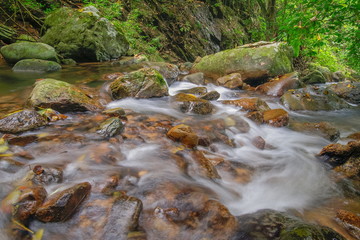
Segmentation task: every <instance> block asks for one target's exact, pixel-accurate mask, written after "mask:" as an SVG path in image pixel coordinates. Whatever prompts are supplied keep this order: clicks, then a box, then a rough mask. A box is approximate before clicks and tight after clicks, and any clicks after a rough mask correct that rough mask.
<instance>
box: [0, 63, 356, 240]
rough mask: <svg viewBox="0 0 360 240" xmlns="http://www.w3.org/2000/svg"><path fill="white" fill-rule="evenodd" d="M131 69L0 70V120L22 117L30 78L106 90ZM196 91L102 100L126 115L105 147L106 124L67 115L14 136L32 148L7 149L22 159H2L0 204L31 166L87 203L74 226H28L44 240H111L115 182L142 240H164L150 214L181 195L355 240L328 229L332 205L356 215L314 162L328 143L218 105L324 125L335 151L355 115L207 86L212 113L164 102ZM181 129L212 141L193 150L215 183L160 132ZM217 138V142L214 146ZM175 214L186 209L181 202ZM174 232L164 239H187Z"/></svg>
mask: <svg viewBox="0 0 360 240" xmlns="http://www.w3.org/2000/svg"><path fill="white" fill-rule="evenodd" d="M136 68H138V67H137V66H117V65H113V64H111V63H97V64H79V65H76V66H65V67H64V68H63V69H62V70H61V71H59V72H54V73H49V74H29V73H13V72H12V71H11V69H10V68H9V67H8V66H5V65H3V66H0V116H4V115H5V114H7V113H10V112H12V111H15V110H18V109H21V108H22V106H23V103H24V102H25V101H26V98H27V96H28V95H29V92H30V91H31V85H32V84H33V83H34V81H35V79H39V78H45V77H46V78H54V79H58V80H63V81H66V82H69V83H73V84H80V85H85V86H87V87H93V88H97V89H99V91H104V89H105V87H104V86H103V85H104V84H105V85H106V82H105V81H104V80H101V76H102V75H103V74H108V73H112V72H130V71H133V70H134V69H136ZM198 86H199V85H195V84H192V83H189V82H180V81H179V82H175V83H173V84H172V85H171V86H170V87H169V95H170V96H169V97H162V98H151V99H132V98H127V99H123V100H117V101H109V102H108V103H106V108H107V109H112V108H118V107H121V108H123V109H125V112H126V119H123V122H124V123H125V129H124V132H123V133H121V134H120V135H119V136H116V137H113V138H111V139H103V138H101V137H99V135H98V134H97V131H96V128H97V126H98V124H99V122H101V121H103V120H104V119H105V117H104V115H102V114H100V113H94V112H86V113H66V114H65V115H66V116H67V118H66V119H64V120H59V121H56V122H52V123H50V124H49V125H48V126H46V127H42V128H39V129H36V130H32V131H27V132H25V133H22V134H20V136H34V135H35V136H37V137H38V140H37V141H35V142H30V143H27V144H23V145H15V146H11V147H10V149H11V151H12V152H13V153H26V155H25V154H22V155H21V154H18V155H16V154H15V155H14V156H13V157H9V156H5V157H4V156H2V157H0V176H1V177H0V199H4V198H5V197H6V196H7V195H8V194H9V193H10V192H11V191H12V190H13V189H14V187H16V186H18V185H19V184H21V182H22V181H24V178H25V176H26V175H27V173H28V172H29V170H31V169H32V168H33V167H34V166H37V165H40V166H46V167H58V168H61V169H62V171H63V181H62V182H59V183H52V184H49V185H47V186H45V188H46V191H47V193H48V194H50V193H52V192H54V191H58V189H59V188H60V189H65V188H67V187H70V186H73V185H74V184H76V183H80V182H89V183H90V184H91V185H92V190H91V194H90V196H89V198H88V199H87V200H86V201H85V202H84V203H83V204H82V206H81V209H87V208H89V206H91V207H92V208H91V209H92V210H91V211H82V210H81V209H80V210H79V211H77V212H76V213H75V215H74V216H73V217H72V218H71V219H69V220H68V221H65V222H60V223H42V222H40V221H36V220H34V221H32V222H31V223H30V225H29V228H30V229H31V230H32V231H34V232H36V231H37V230H39V229H44V236H43V238H42V239H43V240H48V239H49V240H50V239H51V240H56V239H111V238H104V237H101V236H100V235H99V236H98V237H95V236H97V235H96V234H98V230H97V229H98V228H101V227H102V226H103V225H101V223H102V222H103V221H104V219H103V216H106V214H105V212H106V210H104V209H106V207H105V205H106V204H107V202H106V198H105V197H104V196H103V195H102V189H103V187H104V185H106V183H107V181H108V179H109V178H111V176H114V175H116V176H117V177H118V179H119V184H118V186H117V187H116V189H117V190H119V191H124V192H126V195H128V196H133V197H135V198H138V199H140V200H141V201H142V204H143V206H142V207H143V210H142V213H141V215H140V220H139V225H140V228H138V229H136V231H140V232H146V235H147V239H164V238H162V235H161V233H160V230H158V229H157V230H151V226H152V225H151V223H150V222H151V221H152V220H151V217H152V211H153V209H157V208H161V209H166V208H170V207H171V204H172V203H173V201H176V200H174V196H173V195H176V194H178V192H185V193H184V194H185V195H186V198H187V199H188V200H189V199H190V200H189V201H191V203H192V204H193V205H199V206H200V205H202V204H203V202H204V201H207V200H208V199H210V200H217V201H218V202H220V203H221V204H223V205H224V206H225V207H226V208H227V209H228V210H229V212H230V213H231V214H232V215H234V216H240V215H243V214H249V213H254V212H256V211H258V210H261V209H273V210H277V211H288V212H291V213H292V214H294V215H296V216H298V217H300V218H303V219H305V220H306V221H310V222H317V223H322V224H328V226H331V227H333V228H336V229H337V230H338V231H339V232H341V233H343V235H344V236H347V237H348V239H353V238H351V237H350V236H348V235H347V233H346V230H345V229H343V228H342V227H341V226H339V225H336V224H335V223H331V220H329V219H331V218H332V217H333V214H334V213H332V212H331V211H332V210H333V209H336V208H337V207H338V206H339V205H340V206H342V205H347V206H348V207H349V208H352V207H353V208H358V207H359V204H358V203H356V202H355V203H349V201H348V199H345V198H344V196H343V194H342V192H341V189H340V188H339V187H338V185H337V184H336V179H337V178H336V176H334V174H333V173H332V172H331V171H330V170H329V168H328V167H327V166H326V165H325V164H324V163H322V162H321V161H320V160H319V159H317V158H316V155H317V154H318V153H319V152H320V151H321V149H322V148H323V147H324V146H326V145H328V144H330V143H331V142H330V141H328V140H327V139H325V138H323V137H321V136H318V135H316V134H311V133H301V132H296V131H294V130H291V129H290V128H288V127H281V128H276V127H272V126H269V125H266V124H262V125H259V124H256V123H255V122H253V121H251V120H250V119H248V118H247V117H246V112H243V111H239V108H237V107H235V106H232V105H224V104H222V103H221V102H220V100H232V99H238V98H241V97H260V98H262V99H263V100H265V101H266V102H267V104H268V105H269V106H270V108H272V109H274V108H283V109H285V110H286V111H287V112H288V113H289V116H290V119H291V120H294V121H295V120H296V121H298V122H320V121H327V122H329V123H331V124H333V125H334V126H335V127H336V128H337V129H338V130H339V131H340V140H339V143H342V144H346V143H347V141H348V140H346V139H345V137H346V136H348V135H349V134H351V133H354V132H359V131H360V121H359V119H360V112H359V111H357V110H348V109H347V110H338V111H332V112H324V111H320V112H311V111H301V112H295V111H290V110H288V109H286V108H285V107H284V106H283V105H281V103H280V102H279V99H278V98H277V97H270V96H264V95H259V94H257V93H255V92H248V91H244V90H230V89H227V88H223V87H219V86H215V85H212V84H208V85H206V86H203V87H206V88H207V90H208V92H209V91H212V90H215V91H217V92H218V93H220V98H219V99H218V100H217V101H212V103H213V104H214V106H215V112H214V113H213V114H211V115H204V116H202V115H195V114H185V113H183V112H181V111H180V110H179V109H177V108H176V107H174V104H173V103H172V101H170V98H171V96H173V95H175V94H177V93H179V92H181V91H182V90H186V89H190V88H194V87H198ZM180 123H182V124H186V125H188V126H190V127H191V128H192V129H193V130H194V131H195V132H201V133H202V134H203V135H211V136H212V133H213V135H216V137H213V138H212V140H211V144H208V146H198V147H197V150H196V152H197V153H198V152H201V153H202V154H203V155H204V156H205V157H206V158H208V159H210V162H211V163H212V164H213V165H215V166H216V169H217V175H218V176H214V174H213V175H212V173H211V172H209V171H208V170H206V169H204V168H203V167H202V166H201V164H199V163H198V161H197V157H196V156H198V155H196V154H195V155H194V154H193V152H192V151H190V150H189V149H186V148H184V147H183V146H181V144H180V143H176V142H174V141H172V140H170V139H169V138H167V137H166V132H167V130H168V129H169V128H170V127H171V126H175V125H177V124H180ZM218 132H219V134H220V135H221V137H218V136H219V134H218ZM217 134H218V135H217ZM0 136H1V134H0ZM259 137H261V138H262V139H263V140H264V141H265V146H264V147H263V149H261V148H259V147H257V146H256V144H254V139H258V138H259ZM228 140H231V144H229V142H228ZM24 156H25V157H24ZM26 156H30V157H26ZM215 175H216V174H215ZM175 191H176V193H173V192H175ZM204 199H205V200H204ZM177 201H181V199H180V200H177ZM351 204H352V205H351ZM175 205H176V206H177V207H178V208H179V209H181V207H183V208H184V209H186V206H182V205H181V203H175ZM350 205H351V206H350ZM321 212H323V215H322V216H320V215H321V214H320V213H321ZM314 216H315V217H314ZM120 221H121V220H120ZM8 226H9V216H8V215H6V214H4V213H2V214H0V229H1V230H0V239H1V240H7V239H12V238H11V236H10V235H9V234H8V231H7V228H8ZM139 229H140V230H139ZM174 229H175V228H174ZM174 229H172V230H171V231H177V230H178V231H183V230H184V229H181V228H180V230H179V229H177V228H176V229H175V230H174ZM134 231H135V230H134ZM164 231H165V230H164ZM166 231H170V230H166ZM203 231H206V230H204V229H201V228H200V227H199V228H194V229H192V230H191V231H189V235H186V234H185V235H181V236H182V239H201V238H200V237H201V236H202V235H201V234H202V233H201V232H203ZM190 234H191V235H190ZM133 239H136V238H133ZM138 239H143V238H138ZM354 239H355V238H354Z"/></svg>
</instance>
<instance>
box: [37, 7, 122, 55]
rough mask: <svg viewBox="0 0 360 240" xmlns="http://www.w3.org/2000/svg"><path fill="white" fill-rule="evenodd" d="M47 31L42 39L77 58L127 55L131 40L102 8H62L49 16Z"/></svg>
mask: <svg viewBox="0 0 360 240" xmlns="http://www.w3.org/2000/svg"><path fill="white" fill-rule="evenodd" d="M45 29H46V32H45V34H44V36H43V37H42V38H41V40H42V41H43V42H45V43H48V44H50V45H52V46H54V47H55V49H56V50H57V51H58V53H60V54H61V55H63V56H64V58H72V59H74V60H76V61H80V62H81V61H108V60H111V59H117V58H119V57H121V56H122V55H124V54H125V53H126V52H127V50H128V48H129V45H128V42H127V40H126V39H125V37H124V36H123V33H122V32H121V31H120V30H119V29H116V28H115V27H114V26H113V25H112V23H111V22H109V20H107V19H105V18H101V17H100V16H99V15H98V10H97V9H96V8H94V7H87V8H84V9H80V10H75V9H71V8H65V7H63V8H60V9H58V10H56V11H54V12H53V13H51V14H50V15H49V16H48V17H47V18H46V19H45Z"/></svg>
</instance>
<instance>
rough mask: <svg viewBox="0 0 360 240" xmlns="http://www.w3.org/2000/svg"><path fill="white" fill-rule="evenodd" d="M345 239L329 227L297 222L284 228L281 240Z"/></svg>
mask: <svg viewBox="0 0 360 240" xmlns="http://www.w3.org/2000/svg"><path fill="white" fill-rule="evenodd" d="M328 239H331V240H345V238H344V237H343V236H341V235H340V234H338V233H337V232H335V231H334V230H332V229H330V228H328V227H322V226H318V225H313V224H307V223H296V224H294V225H291V226H289V227H288V228H287V229H285V230H283V231H282V232H281V234H280V239H279V240H328Z"/></svg>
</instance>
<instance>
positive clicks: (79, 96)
mask: <svg viewBox="0 0 360 240" xmlns="http://www.w3.org/2000/svg"><path fill="white" fill-rule="evenodd" d="M28 103H29V105H31V106H33V107H36V108H52V109H54V110H56V111H59V112H61V113H64V112H75V111H80V112H83V111H94V110H97V109H98V108H99V106H98V103H97V102H96V101H95V100H94V99H92V98H91V97H89V96H88V95H87V94H86V93H85V92H84V91H83V90H82V89H80V88H78V87H76V86H74V85H72V84H70V83H67V82H63V81H59V80H55V79H51V78H47V79H42V80H40V81H37V82H36V83H35V87H34V89H33V90H32V92H31V95H30V97H29V99H28Z"/></svg>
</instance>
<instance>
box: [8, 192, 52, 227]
mask: <svg viewBox="0 0 360 240" xmlns="http://www.w3.org/2000/svg"><path fill="white" fill-rule="evenodd" d="M46 195H47V193H46V190H45V188H44V187H42V186H34V187H27V188H23V189H22V190H21V195H20V197H19V199H18V201H17V202H16V203H15V204H14V207H13V216H14V218H15V219H16V220H18V221H20V222H22V223H24V222H26V221H27V220H28V219H29V217H31V216H32V215H34V214H35V212H36V210H37V209H38V208H39V207H40V206H41V204H42V203H43V202H44V200H45V198H46Z"/></svg>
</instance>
